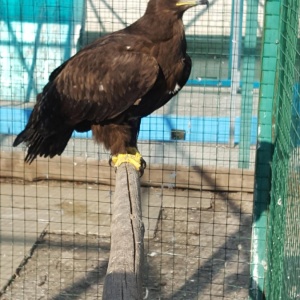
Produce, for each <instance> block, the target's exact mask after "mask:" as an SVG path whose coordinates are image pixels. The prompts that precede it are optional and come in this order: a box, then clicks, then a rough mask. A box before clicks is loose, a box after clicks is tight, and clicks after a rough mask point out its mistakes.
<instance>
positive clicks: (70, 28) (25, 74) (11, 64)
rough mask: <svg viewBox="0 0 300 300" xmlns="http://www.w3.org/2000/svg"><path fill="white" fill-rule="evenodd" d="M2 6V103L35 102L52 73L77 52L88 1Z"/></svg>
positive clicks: (12, 0) (9, 0) (7, 0)
mask: <svg viewBox="0 0 300 300" xmlns="http://www.w3.org/2000/svg"><path fill="white" fill-rule="evenodd" d="M0 3H1V9H0V53H1V55H0V82H1V89H0V100H5V101H22V102H28V101H30V100H35V97H36V94H37V93H38V92H40V91H41V90H42V88H43V86H44V85H45V83H46V82H47V80H48V76H49V74H50V73H51V71H52V70H53V69H55V68H56V67H57V66H59V65H60V64H61V63H62V62H63V61H64V60H66V59H68V58H69V57H70V56H71V55H73V54H74V53H75V52H76V51H77V43H78V39H79V35H80V30H81V28H82V24H83V19H84V3H85V1H84V0H27V1H21V0H1V1H0ZM4 8H5V9H4Z"/></svg>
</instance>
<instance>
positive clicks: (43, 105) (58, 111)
mask: <svg viewBox="0 0 300 300" xmlns="http://www.w3.org/2000/svg"><path fill="white" fill-rule="evenodd" d="M198 4H206V5H208V1H207V0H150V1H149V3H148V6H147V9H146V12H145V14H144V15H143V16H142V17H141V18H140V19H139V20H137V21H136V22H135V23H133V24H132V25H130V26H128V27H126V28H125V29H122V30H120V31H117V32H114V33H112V34H109V35H107V36H105V37H102V38H100V39H98V40H96V41H94V42H93V43H92V44H90V45H88V46H86V47H84V48H83V49H82V50H80V51H79V52H78V53H77V54H75V55H74V56H73V57H71V58H70V59H69V60H67V61H66V62H64V63H63V64H62V65H61V66H59V67H58V68H57V69H55V70H54V71H53V72H52V73H51V75H50V77H49V82H48V83H47V84H46V86H45V87H44V88H43V91H42V93H41V94H39V95H38V96H37V102H36V104H35V106H34V109H33V111H32V113H31V115H30V118H29V121H28V123H27V125H26V127H25V129H24V130H23V131H22V132H21V133H20V134H19V135H18V136H17V138H16V139H15V141H14V143H13V146H17V145H19V144H20V143H22V142H24V143H25V144H26V146H27V147H28V152H27V155H26V157H25V161H26V162H29V163H31V162H32V161H33V160H34V159H35V158H36V157H37V156H38V155H40V156H44V157H47V156H49V157H53V156H55V155H60V154H61V153H62V152H63V151H64V149H65V147H66V145H67V143H68V141H69V139H70V137H71V135H72V132H73V131H74V130H76V131H79V132H84V131H88V130H90V129H91V130H92V132H93V136H94V139H95V140H96V142H98V143H103V144H104V146H105V148H106V149H108V150H110V152H111V155H112V157H113V159H112V160H113V162H114V163H115V165H116V166H117V165H119V164H120V163H122V162H124V157H123V159H122V158H121V159H120V161H118V159H119V157H121V156H122V154H128V155H125V156H126V158H125V161H127V162H133V164H134V165H135V166H136V168H137V169H143V168H144V167H145V165H144V161H143V159H142V157H141V156H140V155H139V153H138V151H137V138H138V133H139V128H140V123H141V118H143V117H145V116H147V115H149V114H151V113H152V112H153V111H155V110H156V109H158V108H160V107H161V106H163V105H164V104H165V103H167V102H168V101H169V100H170V99H171V98H172V97H173V96H174V95H176V94H177V93H178V91H180V89H181V88H182V87H183V86H184V85H185V83H186V82H187V80H188V77H189V75H190V71H191V59H190V57H189V56H188V55H187V53H186V40H185V33H184V27H183V22H182V16H183V13H184V12H185V11H186V10H187V9H188V8H190V7H193V6H195V5H198ZM123 156H124V155H123ZM131 156H132V157H131ZM128 157H129V158H128ZM134 160H136V161H137V162H134Z"/></svg>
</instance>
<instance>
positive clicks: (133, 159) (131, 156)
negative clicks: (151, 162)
mask: <svg viewBox="0 0 300 300" xmlns="http://www.w3.org/2000/svg"><path fill="white" fill-rule="evenodd" d="M127 152H128V153H125V154H118V155H114V156H112V158H111V161H112V163H113V164H114V166H115V168H117V167H118V166H120V165H121V164H123V163H130V164H132V165H133V166H134V167H135V168H136V169H137V170H138V171H140V170H141V161H142V155H141V154H140V153H139V152H138V151H137V149H135V148H128V149H127Z"/></svg>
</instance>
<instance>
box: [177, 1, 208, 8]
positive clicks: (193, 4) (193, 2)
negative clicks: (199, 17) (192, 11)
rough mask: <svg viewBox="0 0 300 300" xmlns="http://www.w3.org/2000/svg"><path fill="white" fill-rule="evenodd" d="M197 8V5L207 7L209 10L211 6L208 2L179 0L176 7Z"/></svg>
mask: <svg viewBox="0 0 300 300" xmlns="http://www.w3.org/2000/svg"><path fill="white" fill-rule="evenodd" d="M184 5H187V6H196V5H206V6H207V8H208V6H209V2H208V0H179V1H178V2H177V3H176V6H184Z"/></svg>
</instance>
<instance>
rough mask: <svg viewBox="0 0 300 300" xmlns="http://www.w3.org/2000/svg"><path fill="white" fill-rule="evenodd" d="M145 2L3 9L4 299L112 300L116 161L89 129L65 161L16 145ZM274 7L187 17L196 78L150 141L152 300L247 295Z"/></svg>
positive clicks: (146, 135) (146, 130) (146, 190)
mask: <svg viewBox="0 0 300 300" xmlns="http://www.w3.org/2000/svg"><path fill="white" fill-rule="evenodd" d="M146 5H147V3H146V2H145V1H139V2H134V1H115V0H114V1H105V0H88V1H86V2H85V1H81V0H76V1H58V0H56V1H53V0H43V1H38V2H31V1H27V2H26V3H24V2H23V1H19V0H14V1H11V0H9V1H8V0H2V1H1V6H2V7H4V9H3V10H2V11H1V12H0V53H1V54H0V80H1V89H0V100H1V101H0V116H1V118H0V134H1V135H0V138H1V140H0V150H1V152H0V177H1V182H0V196H1V204H0V214H1V221H0V222H1V223H0V225H1V227H0V241H1V244H0V255H1V256H0V288H1V296H0V297H1V299H101V297H102V290H103V282H104V277H105V273H106V268H107V264H108V256H109V251H110V224H111V202H112V197H113V193H114V184H115V174H114V170H113V169H112V168H110V167H109V165H108V159H109V153H107V152H106V151H104V150H103V149H102V147H101V146H100V147H99V146H98V145H95V143H94V142H93V140H92V139H91V134H90V132H88V133H84V134H83V133H75V134H74V135H73V137H72V139H71V140H70V142H69V144H68V146H67V148H66V150H65V151H64V153H63V154H62V156H60V157H55V158H53V159H45V158H38V159H37V161H36V162H34V163H32V164H31V165H27V164H24V162H23V160H24V150H25V149H24V148H22V147H19V148H14V149H12V142H13V140H14V138H15V135H16V134H18V133H19V132H20V131H21V130H22V129H23V127H24V125H25V124H26V121H27V120H28V117H29V114H30V112H31V110H32V107H33V105H34V102H35V98H36V94H37V93H38V92H40V91H41V90H42V88H43V86H44V85H45V84H46V83H47V80H48V76H49V74H50V73H51V71H52V70H53V69H54V68H56V67H57V66H59V65H60V64H61V63H62V62H63V61H65V60H66V59H68V58H69V57H70V56H72V55H73V54H75V53H76V51H78V50H79V49H80V48H81V47H83V46H85V45H86V44H88V43H90V42H91V41H93V40H94V39H95V38H98V37H100V36H103V35H105V34H107V33H110V32H113V31H116V30H119V29H121V28H124V27H125V26H127V25H129V24H130V23H132V22H133V21H135V20H136V19H137V18H138V17H140V16H141V15H142V14H143V12H144V11H145V8H146ZM263 9H264V3H263V2H261V3H259V2H258V1H254V0H251V1H250V0H248V1H246V2H244V3H243V1H239V0H236V1H234V2H233V3H229V2H228V1H225V0H216V1H210V7H209V9H208V10H207V9H203V8H202V7H196V8H194V9H191V10H189V11H188V12H187V13H186V14H185V16H184V24H185V26H186V38H187V42H188V52H189V54H190V56H191V57H192V61H193V68H192V72H191V76H190V79H189V81H188V83H187V85H186V86H185V87H184V88H183V89H182V91H181V92H180V93H179V94H178V96H176V97H175V98H174V99H172V100H171V102H169V103H168V104H167V105H165V106H164V107H163V108H161V109H159V110H158V111H156V112H155V113H153V114H152V115H151V116H148V117H146V118H144V119H143V121H142V125H141V131H140V134H139V150H140V151H141V153H142V154H143V157H144V159H145V160H146V161H147V165H148V167H147V169H146V170H145V174H144V176H143V178H142V179H141V184H142V209H143V221H144V224H145V229H146V231H145V265H144V272H143V287H144V295H145V299H218V298H222V299H233V298H236V299H246V298H247V297H248V286H249V280H250V256H251V255H250V250H251V230H252V205H253V204H252V198H253V182H254V166H255V154H256V138H257V137H256V128H257V106H258V98H259V80H260V78H259V76H260V67H261V62H260V47H261V40H262V34H263ZM298 55H299V54H298ZM295 93H296V94H297V92H296V90H295ZM295 120H296V119H295ZM295 122H296V121H295ZM295 124H296V123H295ZM295 126H296V125H295ZM295 149H296V148H295Z"/></svg>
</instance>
